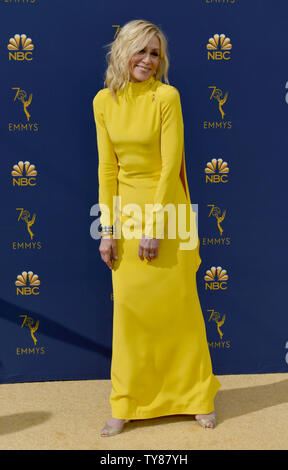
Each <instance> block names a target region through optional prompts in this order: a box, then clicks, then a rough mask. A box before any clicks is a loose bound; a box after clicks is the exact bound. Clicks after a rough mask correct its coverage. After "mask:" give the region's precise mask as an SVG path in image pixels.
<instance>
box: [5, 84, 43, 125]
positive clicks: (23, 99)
mask: <svg viewBox="0 0 288 470" xmlns="http://www.w3.org/2000/svg"><path fill="white" fill-rule="evenodd" d="M12 90H16V93H15V96H14V103H15V102H17V103H19V102H20V103H21V108H22V109H23V113H24V114H25V116H26V122H25V123H22V122H20V123H13V122H12V123H9V124H8V128H9V131H10V132H11V131H20V132H23V131H26V132H27V131H38V128H39V125H38V123H36V122H34V123H33V122H29V121H30V118H31V114H30V112H29V111H30V105H31V102H32V96H33V95H32V93H30V95H29V97H28V93H27V92H26V91H25V90H21V88H19V87H15V88H12ZM28 108H29V109H28Z"/></svg>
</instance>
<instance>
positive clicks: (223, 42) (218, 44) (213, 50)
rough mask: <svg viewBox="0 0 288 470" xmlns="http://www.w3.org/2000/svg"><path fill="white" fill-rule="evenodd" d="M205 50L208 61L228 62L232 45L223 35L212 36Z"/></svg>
mask: <svg viewBox="0 0 288 470" xmlns="http://www.w3.org/2000/svg"><path fill="white" fill-rule="evenodd" d="M206 49H207V50H208V53H207V58H208V60H210V59H212V60H230V58H231V57H230V51H231V49H232V44H231V43H230V38H227V37H226V36H225V34H220V35H219V34H214V36H213V38H210V39H209V40H208V44H207V45H206Z"/></svg>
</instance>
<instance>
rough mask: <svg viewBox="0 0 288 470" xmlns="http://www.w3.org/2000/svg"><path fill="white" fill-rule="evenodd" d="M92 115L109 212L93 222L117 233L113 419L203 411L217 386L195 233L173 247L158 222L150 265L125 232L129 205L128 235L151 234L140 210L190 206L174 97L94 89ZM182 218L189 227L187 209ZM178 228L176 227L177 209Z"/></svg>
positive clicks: (164, 91) (151, 84)
mask: <svg viewBox="0 0 288 470" xmlns="http://www.w3.org/2000/svg"><path fill="white" fill-rule="evenodd" d="M93 109H94V117H95V123H96V131H97V146H98V157H99V167H98V180H99V203H100V204H103V207H104V204H105V207H108V208H109V209H110V213H109V212H107V211H106V212H105V211H103V212H102V211H101V218H100V222H101V223H102V225H104V226H105V225H112V224H113V222H114V225H116V224H117V221H116V222H115V213H116V214H117V215H116V217H118V219H117V220H118V225H117V227H118V229H119V227H120V237H119V231H118V238H117V242H116V243H117V251H118V260H115V261H114V265H113V269H112V285H113V298H114V310H113V344H112V362H111V384H112V389H111V395H110V404H111V409H112V416H113V417H114V418H118V419H145V418H154V417H157V416H164V415H173V414H206V413H210V412H212V411H213V410H214V397H215V395H216V393H217V391H218V389H219V387H220V383H219V381H218V379H217V378H216V377H215V375H214V374H213V372H212V365H211V358H210V353H209V347H208V343H207V338H206V329H205V323H204V319H203V315H202V310H201V306H200V302H199V298H198V293H197V284H196V272H197V270H198V268H199V265H200V263H201V258H200V256H199V239H198V234H197V239H198V245H197V246H196V248H195V247H194V248H193V249H180V242H181V241H182V239H180V236H179V235H178V231H177V230H176V237H174V238H171V237H168V236H167V233H168V232H167V230H168V227H167V220H168V219H167V217H168V216H167V215H165V218H164V224H163V225H160V232H161V233H162V237H163V234H164V237H163V238H162V239H161V241H160V245H159V254H158V257H157V258H156V259H154V260H152V261H150V262H149V261H147V260H146V259H144V260H141V259H140V257H139V256H138V247H139V243H140V238H141V237H139V236H138V238H136V236H135V237H134V238H133V237H130V238H129V237H127V236H123V232H122V229H123V226H124V224H126V223H127V222H129V220H130V221H131V217H133V215H134V213H133V212H130V213H129V211H128V212H126V213H125V212H124V210H123V208H124V206H125V205H126V204H131V203H132V204H138V207H141V210H142V211H143V212H142V220H141V218H139V215H137V214H139V212H137V211H136V212H135V214H136V215H134V219H133V220H134V221H135V226H134V228H135V227H136V228H137V227H138V229H139V228H140V233H145V234H146V235H148V236H153V235H154V236H156V231H155V230H156V225H155V224H156V216H155V214H156V212H157V211H155V212H151V211H150V212H149V211H148V212H147V215H150V219H149V221H150V222H149V221H148V220H147V219H145V217H144V215H145V204H157V203H160V204H161V205H162V206H159V205H158V206H157V207H158V208H159V207H164V206H165V205H166V204H168V203H173V204H176V205H177V204H185V207H186V209H187V208H188V207H190V204H191V201H190V193H189V188H188V183H187V176H186V168H185V152H184V124H183V116H182V108H181V101H180V94H179V92H178V90H177V88H175V87H174V86H171V85H167V84H164V83H162V82H160V81H158V80H156V79H155V77H154V76H152V77H150V78H149V79H147V80H144V81H141V82H128V84H127V85H126V86H125V88H124V89H123V90H118V91H117V102H116V101H115V100H114V98H113V96H112V94H111V92H110V90H109V89H108V88H103V89H101V90H99V92H98V93H97V95H96V96H95V98H94V100H93ZM115 195H117V196H118V201H119V200H120V198H119V196H121V206H119V205H118V206H115V202H114V213H113V196H115ZM116 199H117V198H116ZM114 201H115V199H114ZM128 207H129V206H128ZM159 212H161V211H159ZM151 214H152V219H151ZM194 215H195V213H194ZM113 216H114V217H113ZM186 216H187V220H188V222H187V225H186V227H187V230H188V229H189V220H190V218H189V217H190V216H189V209H188V211H187V212H186ZM145 220H146V222H147V223H146V225H145ZM179 221H180V223H183V222H182V219H181V218H180V216H178V215H177V212H176V223H179ZM137 224H138V225H137ZM161 227H162V231H161ZM131 230H132V232H133V227H132V228H131ZM163 230H164V231H163ZM132 232H131V233H132ZM134 233H137V230H136V232H134ZM138 233H139V232H138ZM158 233H159V232H158ZM125 234H127V231H126V232H125ZM182 246H183V245H182Z"/></svg>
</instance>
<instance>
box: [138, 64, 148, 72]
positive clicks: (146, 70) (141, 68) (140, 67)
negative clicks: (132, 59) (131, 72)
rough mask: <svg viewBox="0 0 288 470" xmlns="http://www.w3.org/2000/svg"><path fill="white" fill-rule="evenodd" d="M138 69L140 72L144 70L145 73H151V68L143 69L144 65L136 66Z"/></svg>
mask: <svg viewBox="0 0 288 470" xmlns="http://www.w3.org/2000/svg"><path fill="white" fill-rule="evenodd" d="M136 67H138V68H139V69H140V70H143V72H149V70H151V69H149V68H146V67H142V65H136Z"/></svg>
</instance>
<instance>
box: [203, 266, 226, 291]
mask: <svg viewBox="0 0 288 470" xmlns="http://www.w3.org/2000/svg"><path fill="white" fill-rule="evenodd" d="M204 280H205V281H207V282H205V290H220V289H221V290H226V289H227V282H226V281H227V280H228V275H227V271H226V269H222V267H221V266H218V267H217V268H216V267H215V266H212V267H211V268H210V269H207V271H206V274H205V276H204Z"/></svg>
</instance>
